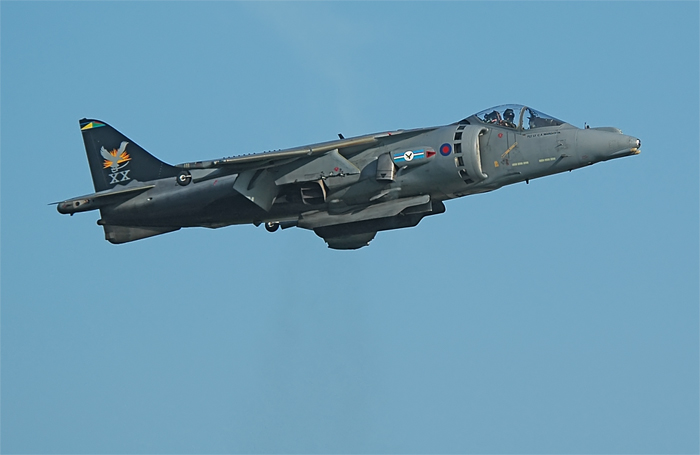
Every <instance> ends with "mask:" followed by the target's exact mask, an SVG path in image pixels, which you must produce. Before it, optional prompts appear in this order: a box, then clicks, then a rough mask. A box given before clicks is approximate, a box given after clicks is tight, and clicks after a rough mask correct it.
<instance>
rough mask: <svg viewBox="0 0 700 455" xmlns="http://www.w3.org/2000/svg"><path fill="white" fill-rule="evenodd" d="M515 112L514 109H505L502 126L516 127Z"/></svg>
mask: <svg viewBox="0 0 700 455" xmlns="http://www.w3.org/2000/svg"><path fill="white" fill-rule="evenodd" d="M514 120H515V112H513V109H511V108H508V109H506V110H505V111H503V120H502V121H501V125H502V126H507V127H509V128H515V122H514Z"/></svg>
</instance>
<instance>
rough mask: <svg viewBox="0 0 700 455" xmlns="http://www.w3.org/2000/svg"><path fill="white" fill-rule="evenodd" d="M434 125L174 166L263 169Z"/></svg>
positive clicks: (356, 147) (350, 149)
mask: <svg viewBox="0 0 700 455" xmlns="http://www.w3.org/2000/svg"><path fill="white" fill-rule="evenodd" d="M434 129H436V127H432V128H417V129H412V130H398V131H390V132H385V133H376V134H368V135H365V136H358V137H353V138H348V139H340V140H335V141H328V142H321V143H318V144H312V145H305V146H302V147H295V148H290V149H285V150H276V151H274V152H262V153H253V154H249V155H239V156H232V157H228V158H220V159H216V160H208V161H195V162H191V163H182V164H178V165H177V167H179V168H183V169H223V168H226V170H227V171H228V172H229V173H235V172H239V171H244V170H248V169H263V168H268V167H273V166H278V165H282V164H288V163H291V162H292V161H294V160H296V159H298V158H303V157H309V156H313V155H320V154H323V153H326V152H329V151H331V150H334V149H337V150H338V152H339V153H340V154H341V155H344V154H347V153H353V152H357V151H362V150H364V149H367V148H370V147H371V146H374V145H379V144H381V143H386V142H394V141H398V140H403V139H407V138H410V137H412V136H415V135H418V134H421V133H424V132H427V131H432V130H434ZM344 152H345V153H344Z"/></svg>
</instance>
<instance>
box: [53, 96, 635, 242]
mask: <svg viewBox="0 0 700 455" xmlns="http://www.w3.org/2000/svg"><path fill="white" fill-rule="evenodd" d="M80 130H81V133H82V135H83V141H84V142H85V149H86V151H87V156H88V162H89V164H90V171H91V173H92V180H93V183H94V186H95V192H94V193H92V194H88V195H85V196H80V197H76V198H72V199H68V200H66V201H63V202H60V203H58V211H59V212H60V213H64V214H70V215H73V214H74V213H77V212H86V211H89V210H96V209H97V210H99V211H100V215H101V217H100V219H99V220H98V221H97V224H99V225H101V226H102V227H103V228H104V231H105V237H106V239H107V240H108V241H110V242H112V243H125V242H131V241H133V240H139V239H143V238H146V237H151V236H154V235H159V234H164V233H166V232H172V231H177V230H178V229H180V228H183V227H197V226H199V227H208V228H219V227H223V226H229V225H232V224H247V223H252V224H254V225H256V226H258V225H261V224H263V225H264V226H265V228H266V229H267V230H268V231H270V232H274V231H276V230H277V229H278V228H280V227H282V229H285V228H290V227H298V228H302V229H308V230H312V231H314V232H315V233H316V234H317V235H318V236H319V237H322V238H323V239H324V240H325V241H326V243H327V244H328V247H329V248H334V249H341V250H345V249H347V250H352V249H357V248H361V247H363V246H366V245H368V244H369V242H370V241H371V240H372V239H373V238H374V237H375V235H376V234H377V232H378V231H387V230H391V229H399V228H405V227H412V226H416V225H417V224H418V223H419V222H420V221H421V220H422V219H423V217H426V216H428V215H435V214H439V213H443V212H444V211H445V205H444V201H446V200H448V199H454V198H458V197H462V196H467V195H471V194H478V193H485V192H487V191H493V190H496V189H498V188H500V187H502V186H505V185H510V184H513V183H518V182H529V181H530V180H532V179H535V178H538V177H544V176H546V175H551V174H556V173H559V172H565V171H571V170H573V169H577V168H581V167H584V166H588V165H590V164H594V163H598V162H600V161H607V160H610V159H613V158H620V157H623V156H629V155H636V154H638V153H639V148H640V146H641V142H640V140H639V139H637V138H636V137H632V136H627V135H624V134H622V132H621V131H620V130H619V129H617V128H612V127H602V128H588V127H586V128H585V129H580V128H576V127H575V126H573V125H571V124H569V123H566V122H563V121H561V120H558V119H556V118H554V117H551V116H549V115H546V114H543V113H542V112H539V111H536V110H534V109H531V108H529V107H526V106H521V105H503V106H497V107H494V108H491V109H486V110H484V111H481V112H479V113H476V114H474V115H472V116H470V117H467V118H465V119H463V120H460V121H458V122H455V123H452V124H449V125H445V126H437V127H430V128H418V129H410V130H398V131H388V132H383V133H375V134H368V135H365V136H358V137H353V138H347V139H346V138H344V137H343V136H342V135H341V134H339V135H338V136H339V139H338V140H333V141H329V142H322V143H319V144H312V145H305V146H302V147H295V148H291V149H286V150H278V151H273V152H264V153H254V154H249V155H240V156H233V157H230V158H221V159H214V160H210V161H196V162H192V163H184V164H178V165H176V166H172V165H169V164H166V163H164V162H162V161H160V160H158V159H157V158H155V157H154V156H152V155H150V154H149V153H148V152H146V151H145V150H144V149H142V148H141V147H139V146H138V145H137V144H136V143H135V142H134V141H132V140H131V139H129V138H127V137H126V136H124V135H123V134H122V133H120V132H119V131H117V130H116V129H114V128H113V127H111V126H110V125H108V124H107V123H105V122H103V121H100V120H90V119H82V120H80Z"/></svg>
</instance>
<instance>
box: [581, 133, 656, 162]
mask: <svg viewBox="0 0 700 455" xmlns="http://www.w3.org/2000/svg"><path fill="white" fill-rule="evenodd" d="M579 133H580V134H579V135H578V138H577V145H578V147H579V151H580V153H581V157H582V159H583V160H585V159H586V158H588V159H589V160H590V161H592V162H596V161H607V160H611V159H613V158H622V157H623V156H630V155H638V154H639V153H640V147H641V146H642V141H641V140H639V139H638V138H636V137H634V136H627V135H626V134H622V132H620V130H618V129H617V128H599V129H598V128H590V129H586V130H581V131H579ZM584 157H585V158H584Z"/></svg>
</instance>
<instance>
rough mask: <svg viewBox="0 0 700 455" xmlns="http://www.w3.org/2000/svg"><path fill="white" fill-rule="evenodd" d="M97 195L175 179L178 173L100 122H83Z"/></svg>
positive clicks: (86, 149) (89, 120) (84, 137)
mask: <svg viewBox="0 0 700 455" xmlns="http://www.w3.org/2000/svg"><path fill="white" fill-rule="evenodd" d="M80 131H81V132H82V133H83V141H84V142H85V151H86V152H87V157H88V162H89V163H90V173H91V174H92V182H93V184H94V185H95V191H104V190H109V189H112V188H115V187H118V186H120V185H121V186H123V185H126V184H128V183H129V182H131V181H132V180H135V181H138V182H147V181H150V180H156V179H160V178H166V177H174V176H176V175H177V174H178V171H179V169H178V168H176V167H174V166H171V165H169V164H166V163H164V162H162V161H160V160H159V159H157V158H156V157H154V156H153V155H151V154H150V153H148V152H147V151H145V150H144V149H142V148H141V147H139V146H138V144H136V143H135V142H134V141H132V140H131V139H129V138H128V137H126V136H124V135H123V134H122V133H120V132H119V131H117V130H116V129H114V128H112V127H111V126H109V125H108V124H107V123H105V122H102V121H100V120H91V119H82V120H80Z"/></svg>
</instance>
